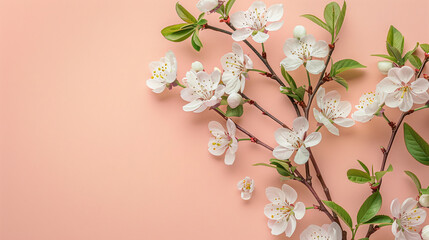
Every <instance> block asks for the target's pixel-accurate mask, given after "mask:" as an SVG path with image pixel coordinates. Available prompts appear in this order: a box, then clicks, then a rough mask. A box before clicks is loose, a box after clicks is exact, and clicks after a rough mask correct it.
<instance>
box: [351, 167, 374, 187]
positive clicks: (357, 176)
mask: <svg viewBox="0 0 429 240" xmlns="http://www.w3.org/2000/svg"><path fill="white" fill-rule="evenodd" d="M347 178H348V179H349V180H350V181H352V182H354V183H359V184H364V183H367V182H370V181H371V176H370V175H369V173H366V172H364V171H361V170H358V169H349V170H348V171H347Z"/></svg>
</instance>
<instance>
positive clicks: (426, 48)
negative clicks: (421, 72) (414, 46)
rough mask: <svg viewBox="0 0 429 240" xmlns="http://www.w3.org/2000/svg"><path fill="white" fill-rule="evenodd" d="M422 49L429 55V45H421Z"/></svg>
mask: <svg viewBox="0 0 429 240" xmlns="http://www.w3.org/2000/svg"><path fill="white" fill-rule="evenodd" d="M420 48H421V49H422V50H423V52H425V53H429V44H427V43H423V44H420Z"/></svg>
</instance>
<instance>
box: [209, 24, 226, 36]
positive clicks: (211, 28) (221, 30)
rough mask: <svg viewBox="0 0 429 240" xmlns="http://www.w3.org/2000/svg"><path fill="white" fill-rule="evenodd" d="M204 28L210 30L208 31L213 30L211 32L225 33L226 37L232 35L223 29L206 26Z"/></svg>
mask: <svg viewBox="0 0 429 240" xmlns="http://www.w3.org/2000/svg"><path fill="white" fill-rule="evenodd" d="M204 28H206V29H210V30H213V31H217V32H221V33H225V34H228V35H232V32H230V31H227V30H224V29H221V28H217V27H213V26H212V25H208V24H206V25H204Z"/></svg>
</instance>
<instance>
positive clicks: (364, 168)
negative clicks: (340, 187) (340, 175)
mask: <svg viewBox="0 0 429 240" xmlns="http://www.w3.org/2000/svg"><path fill="white" fill-rule="evenodd" d="M357 161H358V162H359V164H360V165H361V167H362V168H363V170H365V172H366V173H368V175H369V174H370V173H369V169H368V167H367V166H366V165H365V163H363V162H361V161H359V160H357Z"/></svg>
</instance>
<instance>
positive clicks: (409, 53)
mask: <svg viewBox="0 0 429 240" xmlns="http://www.w3.org/2000/svg"><path fill="white" fill-rule="evenodd" d="M418 46H419V43H417V44H416V46H415V47H414V48H413V50H410V51H408V52H407V53H405V55H404V57H403V58H402V61H401V65H404V64H405V62H406V61H407V60H408V58H409V57H410V56H411V54H413V53H414V52H415V51H416V50H417V47H418Z"/></svg>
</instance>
